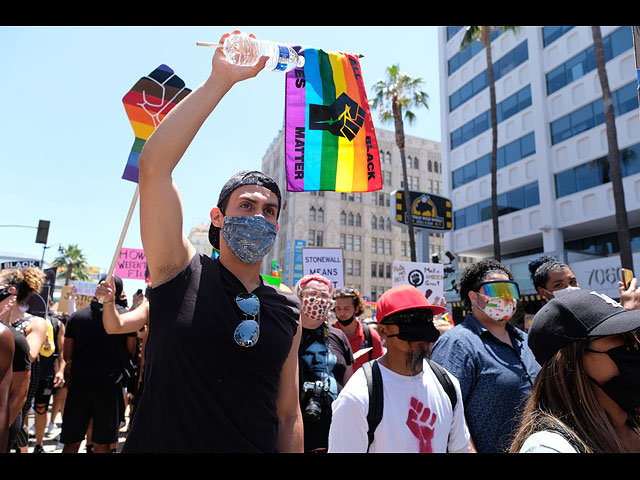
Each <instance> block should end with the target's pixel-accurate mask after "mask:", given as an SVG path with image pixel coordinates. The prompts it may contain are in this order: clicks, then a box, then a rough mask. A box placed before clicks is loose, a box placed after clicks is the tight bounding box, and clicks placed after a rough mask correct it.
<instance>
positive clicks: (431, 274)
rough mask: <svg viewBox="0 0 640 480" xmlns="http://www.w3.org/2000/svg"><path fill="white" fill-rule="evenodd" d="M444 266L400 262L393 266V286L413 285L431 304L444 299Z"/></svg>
mask: <svg viewBox="0 0 640 480" xmlns="http://www.w3.org/2000/svg"><path fill="white" fill-rule="evenodd" d="M443 282H444V265H442V264H441V263H419V262H399V261H395V262H393V263H392V264H391V285H392V286H393V287H395V286H397V285H413V286H414V287H416V288H417V289H418V290H420V291H421V292H422V293H423V294H424V296H425V297H426V298H427V300H429V303H431V304H439V303H440V301H441V300H442V297H443V291H444V290H443Z"/></svg>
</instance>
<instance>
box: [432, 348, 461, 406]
mask: <svg viewBox="0 0 640 480" xmlns="http://www.w3.org/2000/svg"><path fill="white" fill-rule="evenodd" d="M428 362H429V366H430V367H431V370H432V371H433V373H434V374H435V376H436V378H437V379H438V381H439V382H440V385H442V388H444V391H445V392H447V395H448V396H449V400H450V401H451V409H452V410H455V408H456V403H457V401H458V396H457V395H456V389H455V388H454V386H453V383H452V382H451V379H450V378H449V375H448V374H447V372H446V370H445V369H444V368H442V367H441V366H440V365H438V364H437V363H436V362H434V361H433V360H431V359H428Z"/></svg>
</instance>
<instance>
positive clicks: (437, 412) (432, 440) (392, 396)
mask: <svg viewBox="0 0 640 480" xmlns="http://www.w3.org/2000/svg"><path fill="white" fill-rule="evenodd" d="M444 310H445V309H444V307H440V306H436V305H431V304H430V303H429V302H428V300H427V299H426V298H425V296H424V295H423V294H422V293H421V292H420V290H418V289H417V288H415V287H412V286H410V285H400V286H397V287H394V288H391V289H390V290H388V291H386V292H385V293H384V294H383V295H382V296H381V297H380V299H379V300H378V304H377V310H376V318H377V320H378V324H379V325H378V332H379V333H380V336H381V337H382V338H383V339H384V340H385V342H386V347H387V351H386V353H385V355H384V356H382V357H381V358H379V359H377V360H374V361H373V362H371V364H372V367H374V369H375V368H376V365H377V367H379V370H380V374H381V378H382V386H383V388H382V391H383V397H382V400H383V401H382V405H384V407H383V413H382V419H381V421H380V423H379V424H378V425H377V427H376V428H375V435H374V436H373V440H372V441H370V439H369V438H368V435H367V433H368V431H369V424H368V421H367V415H368V413H369V411H370V410H373V405H372V403H371V398H370V396H369V390H368V384H367V377H366V375H365V370H366V366H367V365H366V364H365V365H364V366H363V367H362V368H360V369H358V370H357V371H356V372H355V373H354V375H353V376H352V377H351V379H350V380H349V382H348V383H347V385H345V387H344V389H343V390H342V392H341V393H340V395H339V396H338V399H337V400H336V401H335V402H334V403H333V421H332V424H331V430H330V433H329V452H330V453H331V452H367V451H368V452H372V453H375V452H380V453H381V452H398V453H444V452H447V451H448V452H471V451H473V449H472V447H471V445H470V437H469V431H468V430H467V427H466V424H465V421H464V411H463V405H462V401H461V395H460V386H459V384H458V381H457V380H456V379H455V378H454V377H453V376H451V375H447V376H446V378H447V379H448V380H449V382H450V383H451V385H452V386H453V390H454V391H455V397H453V398H451V397H449V396H448V394H447V391H446V390H445V388H444V387H443V384H441V383H440V381H439V379H438V377H437V376H436V374H435V371H439V369H438V366H437V365H432V364H431V363H430V362H429V361H428V356H429V351H430V347H431V344H432V343H433V342H435V341H436V340H437V339H438V336H439V332H438V330H437V329H436V327H435V326H434V325H433V316H434V315H438V314H441V313H443V312H444ZM440 368H441V367H440ZM434 369H435V370H434ZM445 373H446V372H445ZM452 401H453V402H454V403H455V406H454V404H453V403H452Z"/></svg>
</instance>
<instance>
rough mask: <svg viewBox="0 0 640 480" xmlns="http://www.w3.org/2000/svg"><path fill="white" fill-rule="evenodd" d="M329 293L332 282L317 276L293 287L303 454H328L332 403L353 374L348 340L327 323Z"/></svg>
mask: <svg viewBox="0 0 640 480" xmlns="http://www.w3.org/2000/svg"><path fill="white" fill-rule="evenodd" d="M331 291H332V285H331V282H330V281H329V280H328V279H327V278H325V277H323V276H322V275H317V274H312V275H307V276H305V277H303V278H302V279H300V281H299V282H298V283H297V284H296V286H295V288H294V293H295V294H296V296H297V297H298V298H299V299H300V303H301V306H300V321H301V323H302V337H301V339H300V347H299V349H298V359H299V362H298V364H299V371H300V380H299V385H300V408H301V410H302V419H303V422H304V451H305V452H317V453H319V452H326V451H327V448H328V446H329V427H330V426H331V415H332V412H331V403H332V402H333V401H334V400H335V399H336V398H337V396H338V393H340V391H341V390H342V387H343V386H344V384H346V383H347V380H349V377H351V374H352V373H353V353H352V351H351V346H350V345H349V339H348V338H347V336H346V334H345V333H344V332H343V331H342V330H340V329H338V328H335V327H332V326H330V325H329V323H328V321H327V319H328V314H329V311H330V310H331V308H332V307H333V303H334V302H333V299H332V297H331Z"/></svg>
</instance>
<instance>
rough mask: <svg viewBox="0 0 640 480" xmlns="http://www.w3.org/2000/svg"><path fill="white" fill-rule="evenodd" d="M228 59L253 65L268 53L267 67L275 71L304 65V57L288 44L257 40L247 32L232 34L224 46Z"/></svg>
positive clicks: (286, 70) (240, 63)
mask: <svg viewBox="0 0 640 480" xmlns="http://www.w3.org/2000/svg"><path fill="white" fill-rule="evenodd" d="M222 49H223V51H224V54H225V56H226V57H227V60H229V61H230V62H231V63H235V64H236V65H243V66H252V65H255V64H256V63H258V60H260V57H263V56H265V55H267V56H268V57H269V60H268V61H267V64H266V66H265V68H266V69H267V70H272V71H274V72H288V71H289V70H293V69H294V68H296V67H302V66H304V57H303V56H301V55H298V54H297V53H296V51H295V50H294V49H293V48H291V47H289V46H287V45H282V44H278V43H276V42H271V41H269V40H257V39H255V38H252V37H250V36H249V35H246V34H236V35H230V36H229V37H227V39H226V40H225V41H224V45H223V47H222Z"/></svg>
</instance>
